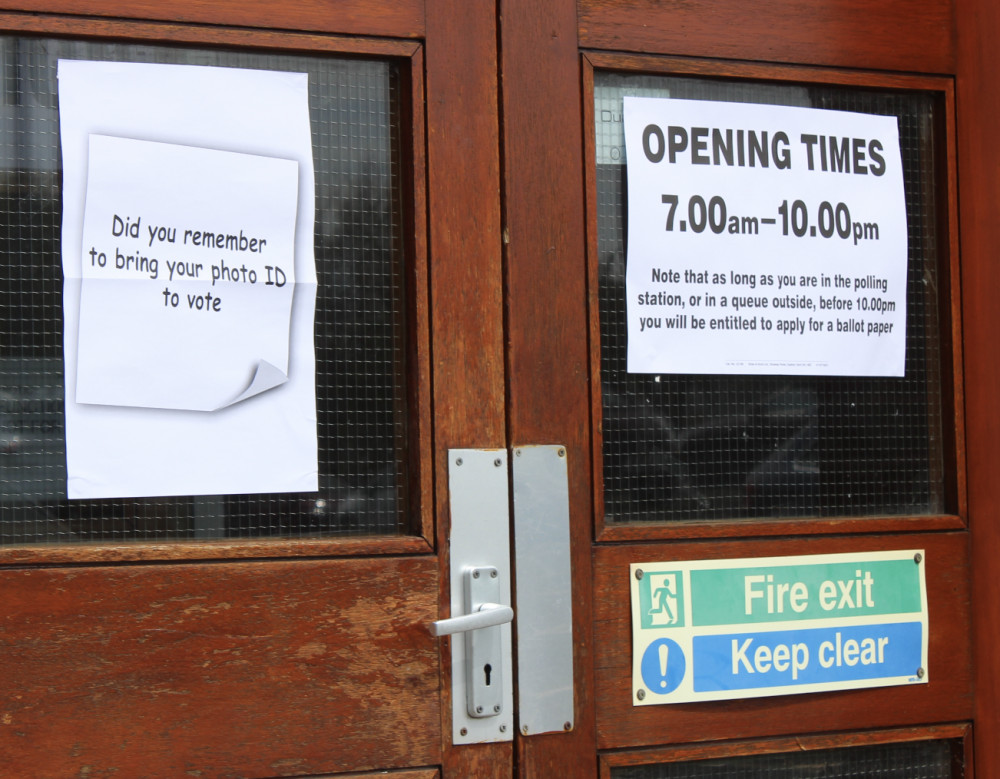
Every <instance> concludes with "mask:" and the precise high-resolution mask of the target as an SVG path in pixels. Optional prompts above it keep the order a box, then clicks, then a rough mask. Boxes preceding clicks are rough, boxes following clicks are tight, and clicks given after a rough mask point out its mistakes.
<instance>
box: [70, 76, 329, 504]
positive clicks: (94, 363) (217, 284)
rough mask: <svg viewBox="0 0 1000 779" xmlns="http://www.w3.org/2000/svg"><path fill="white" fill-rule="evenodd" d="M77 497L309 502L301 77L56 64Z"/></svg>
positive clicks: (311, 458) (313, 446) (312, 277)
mask: <svg viewBox="0 0 1000 779" xmlns="http://www.w3.org/2000/svg"><path fill="white" fill-rule="evenodd" d="M59 110H60V130H61V140H62V152H63V230H62V253H63V274H64V279H65V281H64V296H63V298H64V302H63V305H64V317H65V330H64V332H65V336H64V358H65V376H66V459H67V472H68V483H67V492H68V495H69V497H70V498H107V497H139V496H155V495H205V494H227V493H260V492H289V491H314V490H316V489H317V472H318V464H317V438H316V401H315V389H314V385H315V367H314V354H313V313H314V308H315V296H316V272H315V260H314V257H313V245H312V239H313V211H314V185H313V166H312V138H311V130H310V125H309V107H308V91H307V77H306V76H305V75H304V74H297V73H280V72H271V71H251V70H240V69H234V68H210V67H195V66H182V65H149V64H137V63H102V62H82V61H67V60H61V61H60V62H59Z"/></svg>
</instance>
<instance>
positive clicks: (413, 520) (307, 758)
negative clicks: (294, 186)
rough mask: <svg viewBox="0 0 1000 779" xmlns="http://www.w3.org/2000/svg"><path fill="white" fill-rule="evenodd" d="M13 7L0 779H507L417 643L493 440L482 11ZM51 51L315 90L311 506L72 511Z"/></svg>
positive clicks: (435, 648) (453, 7)
mask: <svg viewBox="0 0 1000 779" xmlns="http://www.w3.org/2000/svg"><path fill="white" fill-rule="evenodd" d="M4 7H5V9H7V10H5V11H4V12H3V13H2V14H0V28H2V34H3V35H4V36H5V37H4V40H3V46H4V52H5V53H4V57H5V59H4V66H3V67H4V78H5V83H6V84H7V85H8V92H7V99H6V103H5V108H4V111H5V113H4V117H5V118H4V120H3V121H4V122H5V127H6V128H7V129H8V130H9V131H11V132H13V133H15V134H17V133H20V134H19V135H18V139H17V140H16V141H10V139H11V138H12V137H13V136H12V135H8V136H7V139H8V141H10V142H9V143H7V146H6V151H5V152H4V154H5V158H6V161H5V163H4V166H5V171H4V174H3V176H4V182H5V183H4V185H3V186H4V202H5V206H4V208H5V210H6V227H5V231H4V239H3V241H4V257H3V261H2V262H3V266H4V268H3V271H2V272H0V277H2V278H3V281H2V282H0V289H2V292H0V295H2V299H3V301H4V303H3V308H4V313H3V314H2V317H3V320H2V322H3V324H0V332H3V336H2V346H0V350H2V360H3V364H4V368H3V371H4V377H3V385H4V390H3V391H4V431H3V432H4V453H3V455H2V457H3V463H2V477H0V478H2V481H3V484H4V489H3V504H2V509H0V510H2V512H3V513H2V516H0V523H2V525H0V526H2V528H3V536H4V537H3V539H2V544H0V580H2V583H0V589H2V590H3V593H4V594H3V597H2V599H0V601H2V605H0V646H2V649H0V655H2V660H0V667H2V668H3V671H4V673H3V676H4V678H5V679H6V684H5V688H4V692H3V695H2V704H0V711H2V713H0V722H2V730H0V755H2V762H3V764H4V768H2V769H0V773H3V774H5V775H8V772H9V775H11V776H35V777H62V776H93V777H96V776H112V775H115V776H134V777H139V776H149V777H152V776H182V775H191V776H206V777H207V776H219V777H221V776H233V777H236V776H245V777H249V776H260V777H265V776H292V775H295V776H303V775H310V776H316V775H320V774H322V775H329V774H334V773H337V774H340V773H345V772H346V773H351V774H353V773H355V772H366V771H372V770H376V769H378V770H386V769H398V770H400V771H402V773H401V775H402V776H413V777H431V776H437V775H439V774H440V770H441V767H442V766H444V767H445V773H446V774H447V775H453V776H473V775H486V774H485V773H481V771H480V769H479V768H477V767H476V766H477V764H481V765H486V766H492V768H490V769H489V770H494V769H495V770H496V771H497V772H499V773H505V772H506V773H509V771H510V756H511V748H510V745H509V744H500V745H496V746H489V745H487V746H484V747H478V746H469V747H464V748H462V749H452V748H451V742H450V736H448V735H446V734H450V733H451V722H450V716H451V715H450V695H451V693H450V668H449V666H450V653H449V652H448V651H447V647H448V644H447V641H446V640H445V641H440V642H439V640H438V639H434V638H432V637H431V635H430V633H429V632H428V630H427V623H428V622H430V621H432V620H434V619H437V618H439V617H440V616H447V611H448V605H447V604H448V603H449V596H448V582H447V570H448V565H447V543H446V539H447V538H448V522H449V520H448V516H449V512H448V491H447V452H448V449H449V448H452V447H503V446H504V445H505V421H504V385H503V373H504V362H503V357H502V352H501V344H502V328H501V323H502V321H503V316H502V309H501V292H500V290H501V282H502V279H501V275H500V247H501V240H500V227H499V223H500V220H499V216H500V204H499V196H498V193H499V162H498V160H499V151H498V143H497V132H498V131H497V127H498V113H497V107H496V57H495V51H496V34H495V16H494V11H493V9H492V7H490V6H488V5H478V4H475V5H466V4H464V3H457V4H453V3H440V2H436V0H432V2H428V3H425V2H423V1H422V0H420V1H418V2H403V3H399V2H389V3H382V2H368V0H364V1H363V2H348V3H337V4H335V5H333V6H331V5H329V4H323V3H312V4H298V3H293V4H287V5H283V6H281V5H275V4H273V3H267V2H252V3H243V2H240V3H230V2H225V1H224V2H203V3H202V2H199V3H174V4H170V3H167V4H160V5H157V4H145V5H141V6H136V5H135V4H132V3H119V2H108V3H99V4H91V3H79V2H74V1H73V0H71V1H70V2H53V3H46V4H41V5H39V4H37V3H28V4H18V3H7V4H5V5H4ZM60 58H63V59H83V60H121V61H139V62H157V63H166V64H171V63H174V64H176V63H181V64H194V65H208V66H222V67H239V68H256V69H262V70H279V71H295V72H307V73H308V74H309V82H310V90H311V91H310V114H311V117H312V135H313V147H314V154H313V157H314V162H315V166H316V183H317V190H316V218H315V225H316V230H315V235H316V246H315V248H316V257H317V273H318V274H319V282H320V284H319V295H318V304H317V313H316V319H315V332H314V337H315V345H316V355H317V372H316V376H317V390H316V393H317V414H318V424H319V471H320V476H319V484H320V490H319V492H318V493H300V494H293V495H287V494H273V495H264V496H260V495H218V496H194V497H192V496H176V497H167V498H130V499H115V498H114V496H111V497H109V498H107V499H95V500H87V501H67V500H66V484H65V481H66V475H65V464H64V460H63V459H61V458H62V457H63V455H62V452H63V447H64V445H65V435H64V433H63V419H64V415H63V395H62V375H61V372H62V368H61V365H62V360H61V355H62V351H61V350H62V342H61V332H62V330H61V306H60V292H61V281H60V259H59V225H60V220H59V214H60V193H59V167H58V160H59V146H58V132H57V131H58V121H57V114H56V107H57V85H56V81H55V66H56V62H57V60H58V59H60ZM225 97H228V96H221V95H220V99H224V98H225ZM15 125H16V126H17V127H19V128H20V130H15V129H14V128H15ZM18 149H20V151H18ZM430 214H434V215H435V216H433V217H431V216H430ZM311 217H312V215H311V214H310V218H311ZM456 290H461V294H456ZM109 346H110V345H109ZM143 443H145V442H143ZM177 467H178V468H179V469H183V468H184V467H185V464H184V463H183V462H180V463H178V464H177Z"/></svg>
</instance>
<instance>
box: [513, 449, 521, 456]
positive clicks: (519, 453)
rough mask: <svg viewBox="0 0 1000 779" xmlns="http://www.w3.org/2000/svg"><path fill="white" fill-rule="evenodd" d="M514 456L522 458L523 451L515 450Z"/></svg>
mask: <svg viewBox="0 0 1000 779" xmlns="http://www.w3.org/2000/svg"><path fill="white" fill-rule="evenodd" d="M514 456H515V457H520V456H521V450H520V449H515V450H514Z"/></svg>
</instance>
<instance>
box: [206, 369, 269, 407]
mask: <svg viewBox="0 0 1000 779" xmlns="http://www.w3.org/2000/svg"><path fill="white" fill-rule="evenodd" d="M287 381H288V374H287V373H285V372H284V371H283V370H281V368H277V367H275V366H274V365H271V363H269V362H268V361H267V360H261V361H260V362H259V363H257V370H256V371H254V375H253V378H252V379H251V380H250V384H249V385H248V386H247V388H246V389H245V390H243V392H241V393H240V394H239V395H237V396H236V397H235V398H233V399H232V400H230V401H229V402H228V403H223V404H222V405H221V406H219V407H217V408H215V409H213V410H214V411H220V410H221V409H224V408H228V407H229V406H235V405H236V404H237V403H240V402H242V401H244V400H247V399H248V398H252V397H253V396H254V395H260V394H261V393H262V392H267V391H268V390H271V389H274V388H275V387H280V386H281V385H282V384H285V383H286V382H287Z"/></svg>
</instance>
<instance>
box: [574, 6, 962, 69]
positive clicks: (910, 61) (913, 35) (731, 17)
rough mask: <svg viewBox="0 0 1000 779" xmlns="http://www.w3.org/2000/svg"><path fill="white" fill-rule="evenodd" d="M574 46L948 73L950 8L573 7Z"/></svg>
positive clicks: (952, 32)
mask: <svg viewBox="0 0 1000 779" xmlns="http://www.w3.org/2000/svg"><path fill="white" fill-rule="evenodd" d="M578 7H579V17H580V45H581V46H583V47H585V48H593V49H609V50H617V51H634V52H648V53H657V54H679V55H684V56H693V57H717V58H720V59H742V60H756V61H760V62H787V63H795V64H804V65H825V66H831V67H843V68H867V69H879V70H899V71H911V72H923V73H950V72H952V70H953V67H954V63H955V24H954V20H953V17H952V3H951V2H949V0H909V2H905V3H903V2H890V1H889V0H886V1H885V2H878V3H872V2H868V0H824V2H821V3H820V2H813V3H802V2H799V0H667V1H666V2H664V1H663V0H627V1H626V2H622V1H621V0H579V3H578Z"/></svg>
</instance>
